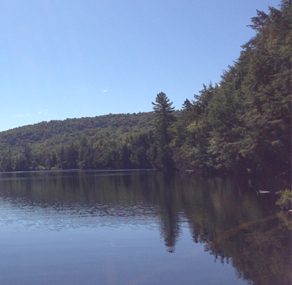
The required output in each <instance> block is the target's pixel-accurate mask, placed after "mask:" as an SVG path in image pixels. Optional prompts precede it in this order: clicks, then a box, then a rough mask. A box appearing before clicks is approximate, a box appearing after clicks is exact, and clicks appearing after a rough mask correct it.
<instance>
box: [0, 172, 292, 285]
mask: <svg viewBox="0 0 292 285" xmlns="http://www.w3.org/2000/svg"><path fill="white" fill-rule="evenodd" d="M275 200H276V197H275V195H274V194H269V195H256V193H255V191H254V190H253V189H252V188H251V187H250V185H249V184H248V183H247V182H245V181H240V180H238V179H233V180H232V179H220V178H206V177H195V176H193V175H186V176H180V175H172V176H165V175H163V174H162V173H152V172H108V173H107V172H96V171H88V172H80V171H72V172H70V171H68V172H32V173H2V174H1V176H0V214H1V221H0V225H2V226H5V225H10V226H13V225H15V227H25V228H31V229H39V228H42V229H50V230H52V231H62V230H64V229H69V228H78V227H92V228H96V227H123V226H124V225H125V224H127V225H133V226H135V225H139V226H141V225H144V226H148V227H153V228H159V231H160V235H161V237H162V239H163V241H164V244H165V246H166V249H167V251H168V252H170V253H173V252H175V250H176V246H177V244H178V243H179V240H180V236H181V233H182V225H186V224H187V225H188V228H189V229H190V231H191V236H192V239H193V242H194V243H200V244H203V245H204V248H205V251H206V252H209V253H210V254H211V255H213V256H214V259H215V260H220V261H221V262H222V263H223V264H224V263H225V264H226V263H231V264H232V266H233V267H234V268H235V269H236V274H237V277H238V278H241V279H243V280H247V281H248V282H249V283H251V284H290V283H291V275H290V269H291V217H290V216H288V214H287V213H281V214H279V213H277V209H276V207H275Z"/></svg>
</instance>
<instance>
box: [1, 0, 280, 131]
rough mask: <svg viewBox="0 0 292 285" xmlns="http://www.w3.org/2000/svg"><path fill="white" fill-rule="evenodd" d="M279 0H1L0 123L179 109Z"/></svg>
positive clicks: (215, 77)
mask: <svg viewBox="0 0 292 285" xmlns="http://www.w3.org/2000/svg"><path fill="white" fill-rule="evenodd" d="M279 4H280V0H278V1H275V0H243V1H239V0H192V1H191V0H175V1H174V0H25V1H23V0H1V1H0V33H1V37H0V55H1V56H0V78H1V84H0V96H1V97H0V98H1V112H0V131H4V130H8V129H11V128H15V127H19V126H23V125H27V124H34V123H38V122H41V121H50V120H64V119H66V118H80V117H94V116H99V115H105V114H109V113H112V114H117V113H138V112H148V111H152V104H151V102H152V101H154V100H155V97H156V95H157V94H158V93H159V92H164V93H166V95H167V96H168V97H169V99H170V100H171V101H173V106H175V107H176V109H181V107H182V104H183V102H184V101H185V99H186V98H188V99H190V100H191V99H193V95H194V94H198V93H199V91H200V90H201V89H202V86H203V84H206V85H208V84H209V83H210V82H212V83H219V82H220V76H221V75H222V72H223V71H224V70H225V69H227V67H228V65H232V64H233V61H234V60H236V59H237V58H238V57H239V54H240V50H241V47H240V46H241V45H243V44H245V43H246V42H247V41H248V40H249V39H250V38H251V37H252V36H254V35H255V32H254V31H253V30H252V29H251V28H249V27H247V25H249V24H251V18H252V17H254V16H256V9H258V10H261V11H265V12H268V6H272V7H276V8H278V5H279Z"/></svg>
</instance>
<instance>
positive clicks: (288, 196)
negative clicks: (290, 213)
mask: <svg viewBox="0 0 292 285" xmlns="http://www.w3.org/2000/svg"><path fill="white" fill-rule="evenodd" d="M276 194H278V195H280V198H279V199H278V201H277V202H276V205H278V206H280V207H281V209H282V210H289V209H291V203H292V191H291V190H290V189H286V190H284V191H283V190H280V191H278V192H276Z"/></svg>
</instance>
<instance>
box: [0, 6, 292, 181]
mask: <svg viewBox="0 0 292 285" xmlns="http://www.w3.org/2000/svg"><path fill="white" fill-rule="evenodd" d="M250 28H252V29H254V30H255V31H256V35H255V36H254V37H253V38H252V39H250V40H249V41H248V42H247V43H246V44H244V45H243V46H242V51H241V53H240V56H239V58H238V59H237V60H236V61H235V62H234V64H233V65H232V66H229V67H228V69H227V70H226V71H225V72H224V73H223V75H222V77H221V81H220V82H219V83H217V84H215V85H212V84H209V85H203V89H202V90H201V91H200V94H199V95H195V96H194V98H193V99H190V100H189V99H186V100H185V102H184V104H183V106H182V109H181V110H178V111H175V110H174V107H173V106H172V102H171V101H170V99H169V98H168V97H167V96H166V94H164V93H163V92H161V93H159V94H157V96H156V98H154V99H155V100H154V102H152V104H153V112H149V113H139V114H119V115H112V114H110V115H107V116H99V117H95V118H81V119H67V120H65V121H50V122H42V123H39V124H36V125H29V126H24V127H20V128H16V129H12V130H9V131H5V132H1V133H0V151H1V155H0V159H1V164H0V166H1V170H2V171H13V170H14V171H19V170H40V169H72V168H80V169H109V168H110V169H131V168H136V169H137V168H157V169H165V170H171V169H196V170H198V171H204V172H219V173H233V174H258V173H266V174H269V175H273V176H274V177H276V176H279V175H282V174H287V175H289V174H290V173H291V99H292V95H291V81H292V74H291V50H292V5H291V0H289V1H285V0H283V1H282V2H281V4H280V5H279V9H276V8H273V7H269V14H266V13H264V12H261V11H257V16H256V17H254V18H252V24H251V25H250ZM149 103H150V102H149Z"/></svg>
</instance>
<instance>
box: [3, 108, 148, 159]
mask: <svg viewBox="0 0 292 285" xmlns="http://www.w3.org/2000/svg"><path fill="white" fill-rule="evenodd" d="M152 127H153V116H152V113H151V112H147V113H137V114H136V113H134V114H117V115H115V114H109V115H104V116H96V117H86V118H79V119H76V118H74V119H66V120H63V121H61V120H60V121H57V120H53V121H49V122H41V123H38V124H34V125H27V126H23V127H19V128H15V129H11V130H8V131H3V132H0V151H1V152H5V151H7V150H8V148H9V147H10V148H11V150H12V153H13V154H17V153H19V152H20V150H21V147H22V145H23V143H24V142H25V143H28V144H29V145H30V146H31V147H32V149H33V150H35V149H42V148H44V147H46V148H52V147H56V146H59V145H63V144H64V145H65V144H69V143H71V142H74V141H76V140H81V138H82V137H86V138H87V139H89V140H90V139H91V140H93V141H97V140H98V139H99V138H101V137H103V136H118V135H121V134H125V133H138V132H143V131H146V130H149V129H151V128H152Z"/></svg>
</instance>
